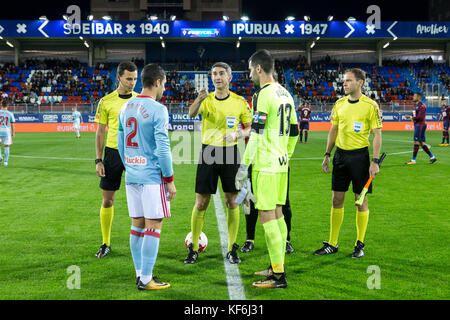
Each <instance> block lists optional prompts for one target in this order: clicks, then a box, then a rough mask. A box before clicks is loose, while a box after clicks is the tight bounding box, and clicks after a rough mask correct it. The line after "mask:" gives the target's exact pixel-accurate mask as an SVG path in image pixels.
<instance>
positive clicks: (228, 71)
mask: <svg viewBox="0 0 450 320" xmlns="http://www.w3.org/2000/svg"><path fill="white" fill-rule="evenodd" d="M216 67H219V68H224V69H225V70H227V74H228V75H229V76H231V74H232V73H231V67H230V65H229V64H228V63H225V62H216V63H214V64H213V66H212V67H211V72H212V70H213V69H214V68H216Z"/></svg>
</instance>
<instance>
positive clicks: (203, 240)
mask: <svg viewBox="0 0 450 320" xmlns="http://www.w3.org/2000/svg"><path fill="white" fill-rule="evenodd" d="M191 243H192V232H189V233H188V234H187V236H186V239H185V240H184V244H185V245H186V248H188V249H189V245H190V244H191ZM207 245H208V238H207V237H206V234H204V233H203V232H202V233H200V237H199V238H198V252H202V251H203V250H205V249H206V246H207Z"/></svg>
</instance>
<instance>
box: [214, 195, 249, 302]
mask: <svg viewBox="0 0 450 320" xmlns="http://www.w3.org/2000/svg"><path fill="white" fill-rule="evenodd" d="M213 200H214V207H215V209H216V217H217V224H218V226H219V234H220V245H221V247H222V256H223V263H224V265H225V274H226V276H227V285H228V294H229V296H230V300H247V299H246V297H245V292H244V286H243V285H242V279H241V274H240V273H239V267H238V265H237V264H231V263H230V262H229V261H228V259H227V252H228V230H227V222H226V216H225V211H224V209H223V204H222V198H221V197H220V193H219V190H217V192H216V194H214V195H213Z"/></svg>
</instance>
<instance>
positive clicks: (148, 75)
mask: <svg viewBox="0 0 450 320" xmlns="http://www.w3.org/2000/svg"><path fill="white" fill-rule="evenodd" d="M165 78H166V72H165V71H164V69H163V68H161V66H159V65H158V64H156V63H150V64H147V65H146V66H145V67H144V69H142V73H141V82H142V87H143V88H151V87H153V85H154V83H155V81H156V80H158V79H159V80H161V81H163V80H164V79H165Z"/></svg>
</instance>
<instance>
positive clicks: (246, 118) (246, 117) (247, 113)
mask: <svg viewBox="0 0 450 320" xmlns="http://www.w3.org/2000/svg"><path fill="white" fill-rule="evenodd" d="M242 109H243V110H242V113H241V122H242V123H251V122H252V118H253V114H252V109H250V106H249V105H248V102H247V101H246V100H245V99H244V98H242Z"/></svg>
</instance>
